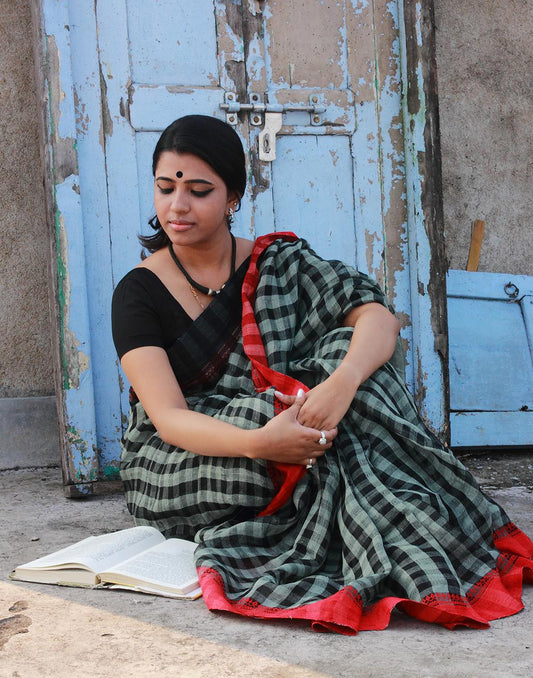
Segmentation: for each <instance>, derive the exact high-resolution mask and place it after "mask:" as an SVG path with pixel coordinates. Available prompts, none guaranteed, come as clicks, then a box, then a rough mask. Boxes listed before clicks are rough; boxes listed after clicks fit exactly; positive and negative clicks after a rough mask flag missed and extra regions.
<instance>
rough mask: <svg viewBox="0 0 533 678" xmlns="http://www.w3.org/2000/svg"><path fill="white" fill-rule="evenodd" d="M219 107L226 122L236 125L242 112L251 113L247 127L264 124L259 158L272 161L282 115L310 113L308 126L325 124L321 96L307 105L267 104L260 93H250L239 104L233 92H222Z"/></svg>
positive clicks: (260, 138)
mask: <svg viewBox="0 0 533 678" xmlns="http://www.w3.org/2000/svg"><path fill="white" fill-rule="evenodd" d="M220 108H221V109H222V110H223V111H226V122H227V123H229V124H230V125H237V123H238V122H239V118H238V115H237V114H238V113H241V112H243V111H246V112H249V113H250V124H251V125H255V126H259V125H262V124H263V120H264V123H265V127H264V129H263V130H262V132H261V133H260V134H259V159H260V160H264V161H265V162H271V161H272V160H274V159H275V158H276V134H277V133H278V132H279V131H280V129H281V126H282V115H283V113H289V112H296V113H300V112H303V113H309V116H310V124H311V125H312V126H318V125H321V124H323V122H324V113H325V112H326V106H325V104H324V97H323V96H322V95H321V94H311V96H310V97H309V105H305V104H270V103H267V104H266V103H264V102H263V97H262V96H261V94H258V93H256V92H253V93H252V94H250V103H240V102H239V101H238V98H237V94H236V92H225V93H224V103H223V104H220Z"/></svg>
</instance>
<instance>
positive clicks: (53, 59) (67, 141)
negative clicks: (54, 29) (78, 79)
mask: <svg viewBox="0 0 533 678" xmlns="http://www.w3.org/2000/svg"><path fill="white" fill-rule="evenodd" d="M45 45H46V60H47V74H48V79H47V85H48V97H49V123H50V136H51V140H52V144H53V155H52V161H53V171H54V175H55V178H56V181H57V182H58V183H61V182H62V181H64V179H65V178H66V177H69V176H70V175H72V174H78V159H77V155H76V140H75V138H74V137H62V136H61V134H60V127H61V115H62V113H61V105H62V103H63V101H64V99H65V93H64V92H63V90H62V88H61V57H60V53H59V49H58V47H57V44H56V40H55V38H54V36H52V35H47V36H46V43H45Z"/></svg>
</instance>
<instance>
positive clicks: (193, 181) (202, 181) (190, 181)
mask: <svg viewBox="0 0 533 678" xmlns="http://www.w3.org/2000/svg"><path fill="white" fill-rule="evenodd" d="M155 180H156V181H172V182H174V181H176V180H175V179H172V178H170V177H156V178H155ZM185 183H186V184H208V185H209V186H214V184H213V182H212V181H207V179H186V180H185Z"/></svg>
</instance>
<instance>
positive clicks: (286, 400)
mask: <svg viewBox="0 0 533 678" xmlns="http://www.w3.org/2000/svg"><path fill="white" fill-rule="evenodd" d="M274 395H275V396H276V398H277V399H278V400H279V401H280V402H281V403H283V404H284V405H288V406H290V405H293V404H294V401H295V400H296V398H297V396H295V395H288V394H287V393H281V391H274Z"/></svg>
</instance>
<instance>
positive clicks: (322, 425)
mask: <svg viewBox="0 0 533 678" xmlns="http://www.w3.org/2000/svg"><path fill="white" fill-rule="evenodd" d="M342 386H343V385H341V384H340V383H337V382H336V380H335V379H332V378H331V377H330V378H328V379H326V380H325V381H324V382H322V383H320V384H318V385H317V386H315V387H314V388H313V389H311V390H310V391H308V392H307V393H305V392H304V391H303V390H300V391H299V392H298V394H297V395H287V394H284V393H280V392H279V391H276V393H275V395H276V397H277V398H278V400H279V401H280V402H282V403H283V404H284V405H286V406H287V407H288V409H287V410H285V411H284V412H282V413H281V414H279V415H278V416H276V417H274V419H272V420H271V421H270V422H269V423H268V424H267V425H266V426H265V431H268V433H269V448H270V449H269V453H268V456H267V457H265V458H268V459H271V460H273V461H280V462H286V463H291V464H303V465H304V466H307V467H310V466H312V465H313V464H314V463H315V462H316V459H317V457H320V456H322V455H323V454H324V453H325V452H326V451H327V450H328V449H329V448H330V447H331V445H332V443H333V440H334V439H335V438H336V437H337V432H338V431H337V425H338V423H339V422H340V421H341V419H342V418H343V417H344V415H345V414H346V412H347V410H348V408H349V407H350V404H351V402H352V400H353V397H354V395H355V393H354V390H353V387H352V388H342ZM324 438H325V439H326V443H324Z"/></svg>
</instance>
